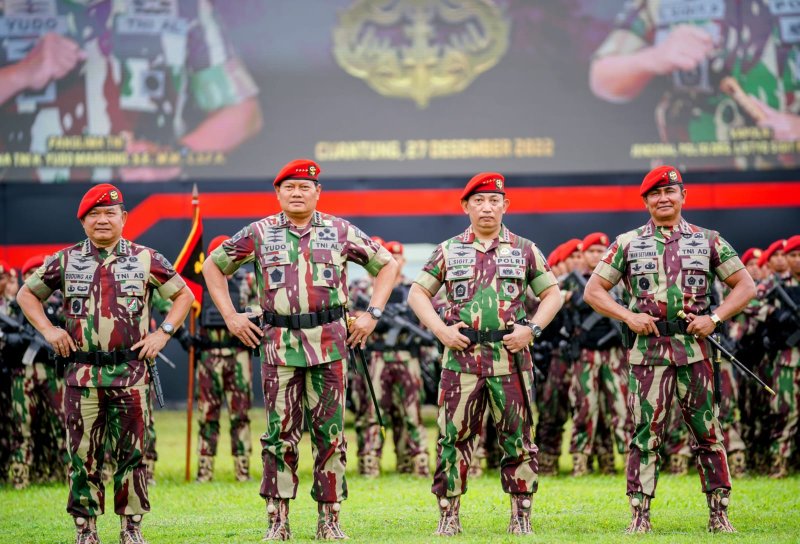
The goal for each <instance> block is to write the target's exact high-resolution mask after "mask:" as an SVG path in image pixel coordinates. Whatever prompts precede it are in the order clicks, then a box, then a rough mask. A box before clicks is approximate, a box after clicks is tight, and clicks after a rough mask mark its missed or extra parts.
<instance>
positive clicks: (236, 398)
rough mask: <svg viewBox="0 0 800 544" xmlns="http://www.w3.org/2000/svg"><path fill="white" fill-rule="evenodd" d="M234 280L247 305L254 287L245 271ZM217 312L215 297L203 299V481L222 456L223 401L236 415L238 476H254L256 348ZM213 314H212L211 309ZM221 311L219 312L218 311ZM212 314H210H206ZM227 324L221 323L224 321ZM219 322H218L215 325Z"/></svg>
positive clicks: (199, 381) (200, 372)
mask: <svg viewBox="0 0 800 544" xmlns="http://www.w3.org/2000/svg"><path fill="white" fill-rule="evenodd" d="M228 281H229V282H231V283H234V282H235V284H236V285H234V288H235V289H234V291H235V294H236V295H238V297H239V300H238V301H235V304H236V305H237V308H239V309H244V308H245V307H246V306H247V303H248V302H249V300H250V297H249V296H248V295H249V287H248V283H247V279H246V277H245V276H244V274H237V275H236V276H234V277H233V278H230V279H228ZM213 310H216V308H215V307H214V303H213V302H212V301H211V299H210V298H207V300H205V301H204V302H203V311H202V312H201V316H200V322H201V328H200V365H199V366H198V368H197V387H198V400H197V409H198V412H199V419H200V428H199V440H198V449H199V453H200V458H199V463H198V471H197V479H198V481H208V480H211V478H212V477H213V458H214V457H215V456H216V455H217V442H218V440H219V418H220V412H221V410H222V402H223V401H224V400H227V403H228V411H229V412H230V418H231V428H230V435H231V455H233V458H234V464H235V466H234V472H235V476H236V478H237V480H239V481H246V480H249V479H250V453H251V452H252V444H251V442H250V415H249V413H248V411H249V410H250V406H251V404H252V389H253V371H252V367H251V352H250V350H249V349H247V348H246V347H245V346H244V344H242V343H241V342H240V341H239V339H238V338H236V337H235V336H233V335H232V334H231V333H230V332H229V331H228V329H227V328H225V326H224V321H222V320H221V316H220V319H218V320H216V321H215V320H214V312H213ZM209 312H210V313H209ZM216 313H219V312H216ZM206 316H207V317H206ZM220 322H221V323H222V326H219V323H220ZM213 325H216V326H213Z"/></svg>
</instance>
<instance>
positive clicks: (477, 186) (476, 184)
mask: <svg viewBox="0 0 800 544" xmlns="http://www.w3.org/2000/svg"><path fill="white" fill-rule="evenodd" d="M505 185H506V178H504V177H503V174H498V173H497V172H481V173H480V174H476V175H475V176H474V177H473V178H472V179H471V180H469V182H468V183H467V186H466V187H464V191H463V192H462V193H461V200H466V199H468V198H469V197H470V196H471V195H474V194H475V193H500V194H501V195H504V194H506V191H505Z"/></svg>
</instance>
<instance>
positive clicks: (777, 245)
mask: <svg viewBox="0 0 800 544" xmlns="http://www.w3.org/2000/svg"><path fill="white" fill-rule="evenodd" d="M785 244H786V240H775V241H774V242H772V243H771V244H770V245H769V247H768V248H767V249H765V250H764V252H763V253H762V254H761V257H759V258H758V266H764V265H765V264H767V261H769V258H770V257H772V254H773V253H775V252H776V251H779V250H780V251H783V246H784V245H785Z"/></svg>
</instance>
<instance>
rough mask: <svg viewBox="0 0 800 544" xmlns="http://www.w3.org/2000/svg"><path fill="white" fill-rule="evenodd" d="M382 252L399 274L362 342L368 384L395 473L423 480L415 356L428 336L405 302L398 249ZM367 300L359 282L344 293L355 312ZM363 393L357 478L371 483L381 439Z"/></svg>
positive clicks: (406, 284) (368, 289)
mask: <svg viewBox="0 0 800 544" xmlns="http://www.w3.org/2000/svg"><path fill="white" fill-rule="evenodd" d="M384 247H385V248H386V249H387V250H388V251H389V252H390V253H391V254H392V257H394V259H395V261H397V263H398V265H399V270H398V275H397V277H396V278H395V280H394V285H393V288H392V292H391V294H390V295H389V300H388V302H387V303H386V307H385V308H384V310H383V314H382V316H381V318H380V319H379V321H378V325H377V327H376V329H375V331H376V332H374V333H373V334H372V335H371V336H370V339H369V341H368V342H367V350H368V352H369V354H370V360H369V379H370V380H371V381H372V384H373V387H374V390H375V396H376V398H377V401H378V406H379V407H380V409H381V412H382V415H383V417H384V418H385V420H386V422H387V424H390V425H391V427H392V435H393V437H394V444H395V453H396V456H397V471H398V472H400V473H409V474H413V475H415V476H421V477H428V476H430V466H429V463H430V460H429V457H428V451H427V438H426V432H425V427H424V425H423V424H422V415H421V408H422V402H421V400H422V399H421V395H422V367H421V364H420V356H421V347H422V345H423V344H428V345H430V344H432V343H433V336H432V335H431V334H430V333H429V332H427V331H424V330H423V329H422V328H421V327H420V326H419V322H418V321H417V318H416V316H415V315H414V314H413V312H411V310H410V308H409V307H408V304H407V302H406V299H407V298H408V291H409V289H410V288H411V280H410V279H409V278H407V277H406V276H404V275H403V273H402V269H403V266H404V265H405V258H404V256H403V245H402V244H401V243H400V242H397V241H390V242H385V243H384ZM371 296H372V284H371V282H359V283H358V285H357V286H356V289H352V290H351V291H350V299H351V300H352V301H353V303H354V306H355V307H361V308H366V307H367V305H368V304H369V300H370V298H371ZM361 380H363V378H361V379H360V381H361ZM364 385H366V384H364ZM364 393H365V392H364V391H361V393H360V395H359V396H360V398H361V400H360V403H359V404H360V405H361V409H360V410H359V411H358V414H357V416H356V417H357V421H356V428H357V430H358V431H359V447H358V463H359V464H358V466H359V472H360V473H361V474H363V475H365V476H367V477H372V478H374V477H377V476H379V475H380V460H381V456H382V452H383V444H384V438H383V436H382V435H381V432H380V428H379V425H378V419H377V414H376V412H375V408H374V406H373V405H372V403H371V402H369V401H368V400H367V398H366V396H365V394H364Z"/></svg>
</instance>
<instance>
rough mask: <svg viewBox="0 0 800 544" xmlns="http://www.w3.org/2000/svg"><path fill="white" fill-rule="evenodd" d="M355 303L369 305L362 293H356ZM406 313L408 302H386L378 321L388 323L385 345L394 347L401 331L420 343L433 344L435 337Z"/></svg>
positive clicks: (434, 343)
mask: <svg viewBox="0 0 800 544" xmlns="http://www.w3.org/2000/svg"><path fill="white" fill-rule="evenodd" d="M356 305H357V306H359V307H360V306H362V305H363V307H364V308H366V307H368V306H369V298H367V296H366V295H365V294H364V293H357V294H356ZM407 313H408V303H399V302H392V303H388V304H386V307H385V308H384V309H383V315H382V316H381V319H380V321H383V322H384V324H386V325H388V332H387V333H386V341H385V343H386V346H387V347H390V348H392V347H394V346H395V345H396V344H397V338H398V337H399V336H400V334H401V333H402V332H403V331H407V332H408V333H409V334H411V335H413V336H414V337H416V339H417V340H418V341H419V343H420V344H421V345H426V346H435V345H436V337H435V336H434V335H433V333H431V332H430V331H427V330H425V329H423V328H422V327H420V326H419V325H417V324H416V323H414V322H413V321H411V320H410V319H408V318H407V317H405V315H404V314H407Z"/></svg>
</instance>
